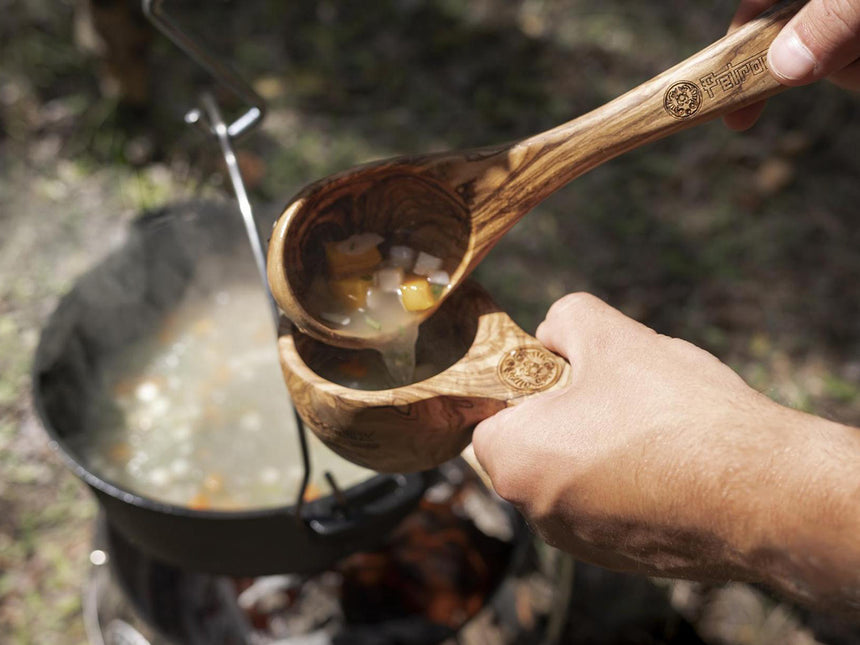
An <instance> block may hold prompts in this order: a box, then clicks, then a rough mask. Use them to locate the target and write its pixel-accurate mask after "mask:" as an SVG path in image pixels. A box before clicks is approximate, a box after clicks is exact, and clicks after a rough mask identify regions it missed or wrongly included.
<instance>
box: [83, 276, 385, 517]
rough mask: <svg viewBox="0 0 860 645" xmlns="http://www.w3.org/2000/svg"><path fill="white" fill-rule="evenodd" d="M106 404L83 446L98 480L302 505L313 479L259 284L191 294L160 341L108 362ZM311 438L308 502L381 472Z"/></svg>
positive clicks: (162, 496) (156, 494)
mask: <svg viewBox="0 0 860 645" xmlns="http://www.w3.org/2000/svg"><path fill="white" fill-rule="evenodd" d="M100 376H101V383H102V387H103V390H104V397H103V398H102V400H101V403H100V404H99V405H97V406H95V409H94V410H92V411H91V414H92V416H93V417H94V418H92V419H91V420H90V421H89V427H92V428H94V431H93V432H91V433H88V434H87V436H86V437H85V440H84V441H81V442H79V444H78V445H77V446H76V448H77V450H78V452H79V453H80V454H81V455H82V456H83V457H84V459H85V461H86V462H87V463H88V464H89V466H90V467H91V468H92V469H93V470H94V471H95V472H97V473H98V474H99V475H101V476H103V477H105V478H106V479H108V480H110V481H112V482H114V483H116V484H118V485H120V486H122V487H125V488H127V489H129V490H131V491H133V492H136V493H139V494H142V495H145V496H147V497H151V498H154V499H157V500H161V501H165V502H169V503H173V504H178V505H182V506H190V507H193V508H200V509H204V508H211V509H221V510H234V509H245V508H259V507H267V506H282V505H290V504H293V503H294V502H295V500H296V496H297V495H298V489H299V485H300V482H301V477H302V474H303V472H304V471H303V467H302V463H301V450H300V446H299V442H298V435H297V428H296V421H295V417H294V412H293V409H292V407H291V405H290V400H289V394H288V393H287V389H286V386H285V385H284V382H283V378H282V375H281V371H280V366H279V363H278V354H277V345H276V340H275V332H274V329H273V325H272V321H271V310H270V308H269V303H268V302H267V301H266V298H265V296H264V294H263V293H262V291H261V290H260V288H259V286H257V285H256V284H250V285H248V284H233V285H227V286H226V287H224V288H221V289H219V290H218V291H215V292H210V293H200V292H197V293H190V294H189V295H188V296H186V298H185V300H184V301H183V302H182V303H181V304H180V306H179V307H177V309H176V310H175V311H174V312H173V313H172V314H170V315H169V316H168V317H167V319H165V320H164V322H163V324H162V326H161V328H160V329H157V330H155V331H154V333H153V335H152V337H150V338H146V339H143V340H141V341H140V342H138V343H136V344H134V345H132V346H129V347H128V348H127V349H125V350H124V351H122V352H120V353H117V354H115V355H113V356H111V357H109V358H108V359H107V360H106V361H105V363H104V364H103V365H102V373H101V375H100ZM307 434H308V437H307V438H308V444H309V449H310V451H311V465H312V479H311V482H310V485H309V489H308V493H307V496H308V497H309V498H313V497H316V496H319V495H320V494H328V493H329V486H328V484H327V483H326V481H325V478H324V472H325V471H326V470H329V471H331V472H332V473H333V475H334V476H335V478H336V479H337V481H338V483H339V485H340V486H341V487H344V488H345V487H349V486H352V485H354V484H356V483H358V482H360V481H362V480H364V479H367V478H369V477H370V476H372V475H373V474H374V473H373V472H372V471H370V470H367V469H364V468H362V467H360V466H357V465H355V464H352V463H350V462H348V461H346V460H344V459H342V458H341V457H338V456H337V455H335V454H334V453H332V452H331V451H330V450H328V449H327V448H325V447H324V446H323V445H322V444H321V443H320V442H319V440H318V439H316V438H315V437H314V436H313V434H312V433H307Z"/></svg>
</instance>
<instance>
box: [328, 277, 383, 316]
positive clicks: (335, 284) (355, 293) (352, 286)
mask: <svg viewBox="0 0 860 645" xmlns="http://www.w3.org/2000/svg"><path fill="white" fill-rule="evenodd" d="M328 284H329V289H330V290H331V293H332V295H333V296H335V297H336V298H337V300H338V302H340V304H341V305H343V306H344V307H346V309H348V310H349V311H354V310H355V309H361V308H363V307H364V306H365V305H366V304H367V290H368V289H369V288H370V287H372V286H373V279H372V277H371V276H356V275H353V276H350V277H348V278H343V279H342V280H331V281H330V282H329V283H328Z"/></svg>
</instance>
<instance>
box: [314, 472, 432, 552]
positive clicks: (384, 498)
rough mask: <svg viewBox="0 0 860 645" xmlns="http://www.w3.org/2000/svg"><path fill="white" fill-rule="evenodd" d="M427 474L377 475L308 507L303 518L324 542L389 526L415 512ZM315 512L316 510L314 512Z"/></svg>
mask: <svg viewBox="0 0 860 645" xmlns="http://www.w3.org/2000/svg"><path fill="white" fill-rule="evenodd" d="M428 477H429V475H428V474H427V473H423V472H422V473H410V474H406V475H403V474H393V475H378V476H376V477H374V478H373V479H371V480H369V481H367V482H365V483H363V484H359V485H358V486H354V487H353V488H350V489H349V490H347V491H344V492H337V491H336V494H335V495H332V496H330V497H328V498H324V499H321V500H317V501H316V502H311V503H309V504H307V505H306V508H307V510H308V512H307V513H306V514H305V517H304V518H303V520H304V523H305V525H306V526H307V527H308V529H309V530H310V531H312V532H313V533H315V534H316V535H318V536H320V537H321V538H324V539H336V538H343V537H348V536H349V535H351V534H353V533H357V532H364V531H368V530H374V528H375V527H376V526H377V525H380V524H390V523H392V522H393V521H396V520H397V519H399V518H400V517H402V516H404V515H406V513H407V512H409V511H410V510H412V508H414V507H415V505H416V504H417V503H418V501H419V500H420V499H421V496H422V495H423V494H424V491H425V489H426V488H427V485H428ZM311 509H313V510H311Z"/></svg>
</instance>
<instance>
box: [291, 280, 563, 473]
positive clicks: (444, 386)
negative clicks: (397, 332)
mask: <svg viewBox="0 0 860 645" xmlns="http://www.w3.org/2000/svg"><path fill="white" fill-rule="evenodd" d="M282 322H283V324H282V325H281V329H280V332H279V337H278V353H279V356H280V360H281V369H282V371H283V373H284V380H285V381H286V384H287V389H288V390H289V392H290V397H291V399H292V401H293V405H294V406H295V408H296V410H297V411H298V412H299V414H300V415H301V417H302V419H303V420H304V422H305V424H306V425H307V426H308V427H309V428H310V429H311V431H312V432H314V434H316V435H317V436H318V437H319V438H320V439H321V440H322V441H323V442H324V443H325V444H326V445H327V446H328V447H329V448H331V449H332V450H334V451H335V452H336V453H338V454H339V455H341V456H343V457H345V458H346V459H348V460H350V461H353V462H355V463H357V464H360V465H363V466H366V467H368V468H372V469H373V470H378V471H381V472H412V471H419V470H426V469H428V468H432V467H435V466H438V465H439V464H441V463H442V462H444V461H447V460H448V459H451V458H452V457H455V456H457V455H458V454H460V453H461V451H463V450H464V448H466V446H467V445H468V444H469V442H470V440H471V436H472V429H473V428H474V426H475V425H476V424H477V423H479V422H480V421H482V420H483V419H486V418H487V417H489V416H492V415H493V414H495V413H496V412H498V411H500V410H502V409H504V408H505V407H507V406H509V405H514V404H516V403H518V402H520V401H522V400H523V399H524V398H526V397H527V396H530V395H532V394H535V393H537V392H547V391H550V390H554V389H558V388H562V387H565V386H566V385H568V384H569V382H570V376H571V368H570V365H569V364H568V363H567V362H566V361H565V360H564V359H562V358H561V357H559V356H557V355H556V354H553V353H552V352H550V351H549V350H548V349H546V348H545V347H543V346H542V345H541V344H540V343H539V342H538V341H537V340H536V339H535V338H533V337H532V336H529V335H528V334H527V333H526V332H524V331H523V330H522V329H520V328H519V327H518V326H517V325H516V324H515V323H514V322H513V320H511V318H510V317H508V315H507V314H506V313H504V312H503V311H501V310H500V309H499V308H498V307H497V306H496V305H495V304H494V303H493V301H492V299H491V298H490V297H489V295H487V292H486V291H484V290H483V289H482V288H481V287H480V286H478V285H477V284H476V283H475V282H473V281H470V280H467V281H466V282H464V283H463V284H462V285H461V286H460V288H459V289H457V290H456V291H455V292H453V293H452V294H451V296H450V297H449V298H448V299H447V300H446V301H445V303H444V304H443V305H442V306H441V307H440V309H439V311H437V312H436V313H435V314H434V315H433V316H431V317H430V318H428V319H427V321H425V322H424V324H423V325H422V326H421V330H420V331H421V335H420V337H419V343H418V355H419V359H420V358H421V355H422V353H423V354H424V355H425V356H433V355H438V353H439V348H438V347H434V346H433V345H432V341H433V339H434V338H435V337H437V333H434V326H435V331H436V332H440V333H441V334H442V335H444V336H445V337H446V338H448V339H450V340H449V341H448V342H450V343H451V344H452V345H453V346H456V347H457V349H458V351H457V353H456V356H455V359H454V362H453V363H452V364H451V365H448V366H447V367H446V366H439V367H440V368H443V369H442V371H440V372H438V373H437V374H435V375H434V376H431V377H430V378H427V379H425V380H423V381H420V382H417V383H412V384H410V385H405V386H403V387H398V388H393V389H385V390H358V389H353V388H350V387H345V386H343V385H339V384H338V383H335V382H333V381H331V380H329V379H328V378H325V376H321V374H323V373H326V372H325V369H324V367H325V366H326V365H327V364H328V363H329V361H332V360H333V361H335V362H337V361H343V360H345V359H349V358H350V357H352V358H354V357H356V356H357V355H358V354H360V353H361V352H362V351H363V352H365V353H371V354H372V350H367V349H365V350H350V349H343V348H336V347H332V346H331V345H327V344H325V343H322V342H320V341H317V340H316V339H314V338H312V337H310V336H307V335H305V334H302V333H301V332H299V331H297V330H295V329H294V327H293V326H292V325H290V323H289V321H288V320H286V319H285V318H283V319H282ZM425 340H430V341H431V344H429V345H428V346H426V347H422V342H423V341H425ZM371 358H374V357H373V356H371ZM375 358H377V359H378V356H377V357H375ZM469 457H470V454H469V453H466V454H465V455H464V458H466V459H467V461H469V463H470V465H472V466H473V468H476V471H477V472H478V474H479V475H481V474H482V471H481V469H480V467H476V465H475V462H474V458H472V459H471V460H470V459H469ZM485 481H486V480H485Z"/></svg>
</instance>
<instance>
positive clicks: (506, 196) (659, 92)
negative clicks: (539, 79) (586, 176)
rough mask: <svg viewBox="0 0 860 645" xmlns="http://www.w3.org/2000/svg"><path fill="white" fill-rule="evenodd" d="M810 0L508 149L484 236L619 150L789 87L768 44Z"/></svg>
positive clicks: (790, 1)
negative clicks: (772, 65) (777, 74)
mask: <svg viewBox="0 0 860 645" xmlns="http://www.w3.org/2000/svg"><path fill="white" fill-rule="evenodd" d="M806 1H807V0H784V1H783V2H781V3H779V4H777V5H775V6H774V7H773V8H771V9H770V10H769V11H767V12H765V13H763V14H762V15H761V16H759V17H757V18H755V19H754V20H752V21H751V22H749V23H747V24H745V25H743V26H742V27H740V28H739V29H737V30H736V31H734V32H732V33H731V34H729V35H727V36H725V37H724V38H721V39H720V40H718V41H716V42H715V43H713V44H712V45H710V46H708V47H706V48H705V49H703V50H702V51H700V52H699V53H697V54H694V55H693V56H691V57H690V58H688V59H686V60H685V61H683V62H681V63H679V64H678V65H676V66H675V67H672V68H671V69H669V70H667V71H665V72H663V73H662V74H660V75H658V76H656V77H654V78H653V79H651V80H650V81H646V82H645V83H643V84H642V85H640V86H638V87H636V88H634V89H632V90H630V91H629V92H627V93H626V94H624V95H622V96H620V97H618V98H617V99H614V100H613V101H610V102H609V103H606V104H605V105H603V106H601V107H599V108H597V109H595V110H593V111H591V112H589V113H587V114H584V115H583V116H581V117H578V118H576V119H574V120H572V121H569V122H567V123H565V124H562V125H560V126H558V127H556V128H553V129H552V130H548V131H546V132H543V133H541V134H538V135H535V136H533V137H530V138H528V139H525V140H523V141H521V142H519V143H516V144H514V145H513V146H511V147H510V148H508V149H507V150H506V151H505V152H504V153H503V154H504V155H505V164H506V172H504V173H496V174H495V176H493V175H487V176H485V177H484V178H483V180H482V181H480V182H479V184H478V195H479V199H478V201H479V202H482V204H483V205H485V206H486V208H480V206H479V207H478V208H477V213H476V216H477V217H478V218H479V219H481V220H482V222H479V224H483V225H484V227H483V228H484V230H483V231H482V233H481V235H482V236H483V237H485V238H486V239H488V240H495V239H497V238H498V237H500V236H501V235H502V234H504V233H505V232H506V231H507V230H508V229H509V228H510V227H511V226H513V225H514V224H515V223H516V221H517V220H518V219H519V218H520V217H522V215H524V214H525V213H526V212H528V211H529V210H530V209H531V208H533V207H534V206H536V205H537V204H538V203H539V202H541V201H542V200H543V199H544V198H546V197H548V196H549V195H550V194H552V193H553V192H555V191H556V190H558V189H559V188H561V187H562V186H564V185H565V184H567V183H568V182H569V181H571V180H572V179H574V178H575V177H578V176H579V175H581V174H583V173H585V172H587V171H588V170H590V169H592V168H594V167H595V166H598V165H600V164H601V163H604V162H605V161H608V160H609V159H612V158H613V157H616V156H618V155H620V154H622V153H624V152H627V151H629V150H632V149H633V148H637V147H639V146H641V145H643V144H645V143H647V142H649V141H654V140H656V139H660V138H663V137H665V136H667V135H669V134H672V133H674V132H677V131H679V130H684V129H686V128H689V127H692V126H694V125H696V124H699V123H702V122H704V121H709V120H711V119H714V118H716V117H717V116H720V115H723V114H727V113H730V112H733V111H734V110H737V109H738V108H741V107H743V106H746V105H749V104H751V103H755V102H757V101H760V100H762V99H765V98H767V97H769V96H772V95H774V94H776V93H778V92H780V91H782V90H784V89H786V87H785V86H783V85H780V84H779V82H778V81H777V80H776V79H775V78H774V77H773V76H772V75H771V74H770V72H769V70H768V66H767V51H768V48H769V47H770V44H771V42H772V41H773V39H774V38H775V37H776V35H777V34H778V33H779V32H780V30H781V29H782V28H783V26H784V25H785V24H786V22H788V20H789V19H790V18H791V17H792V16H793V15H794V14H795V13H797V11H798V10H799V9H800V8H801V7H802V6H803V5H804V4H806ZM478 228H479V229H480V228H481V227H480V226H479V227H478ZM479 246H481V244H480V243H479Z"/></svg>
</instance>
